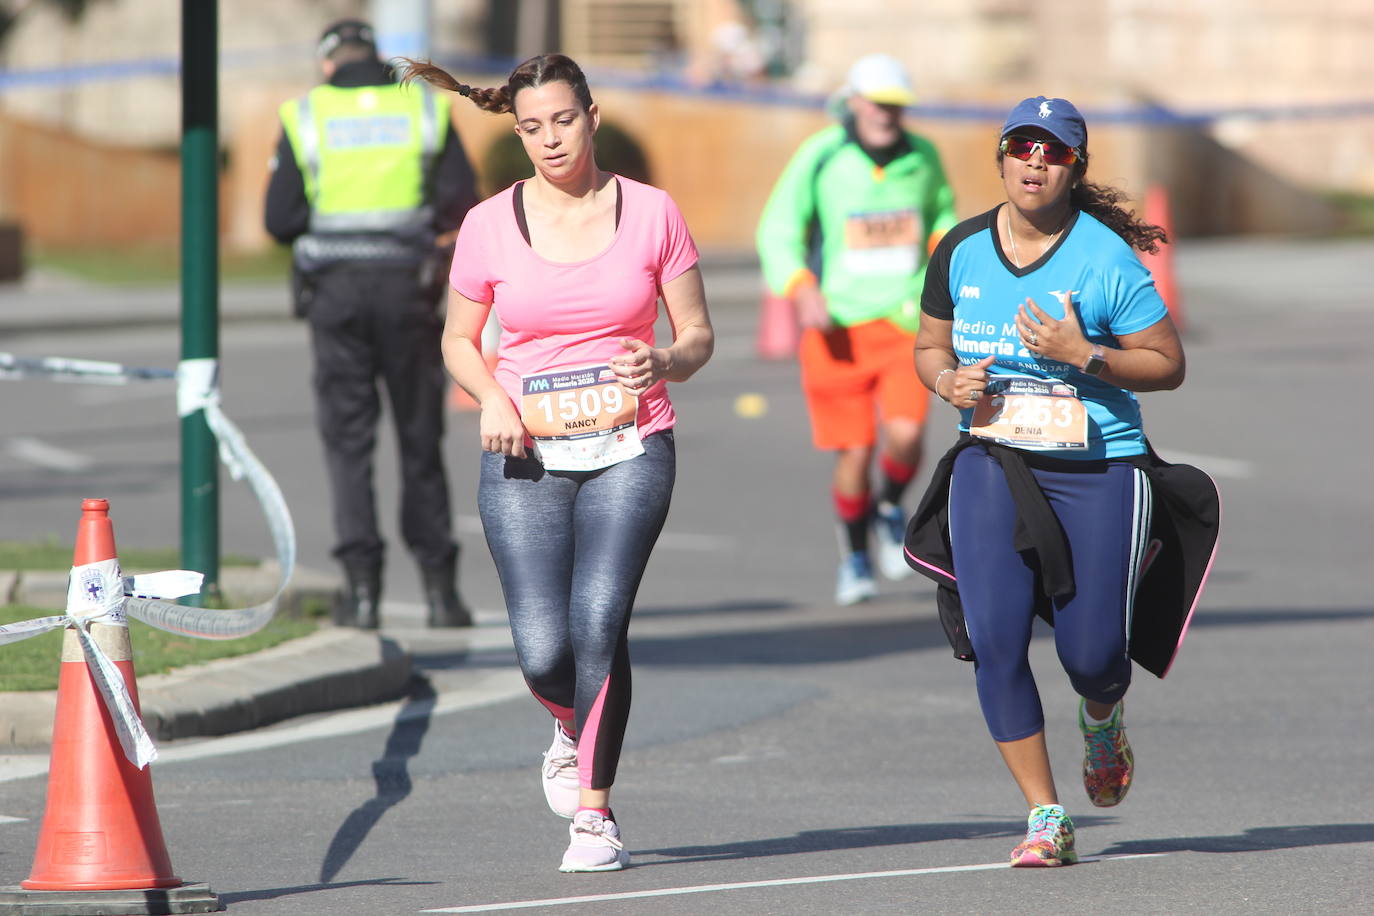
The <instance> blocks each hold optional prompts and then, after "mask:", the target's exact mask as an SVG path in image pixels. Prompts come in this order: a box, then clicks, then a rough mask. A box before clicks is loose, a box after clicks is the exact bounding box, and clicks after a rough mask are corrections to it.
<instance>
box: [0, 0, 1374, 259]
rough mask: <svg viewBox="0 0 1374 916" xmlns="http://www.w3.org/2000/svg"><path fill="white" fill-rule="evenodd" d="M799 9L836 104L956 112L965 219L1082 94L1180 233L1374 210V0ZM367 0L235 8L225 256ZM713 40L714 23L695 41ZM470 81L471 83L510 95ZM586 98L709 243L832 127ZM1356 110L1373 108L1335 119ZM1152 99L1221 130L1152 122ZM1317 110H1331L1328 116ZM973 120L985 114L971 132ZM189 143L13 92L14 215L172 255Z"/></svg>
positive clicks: (74, 90) (815, 118)
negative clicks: (1357, 206)
mask: <svg viewBox="0 0 1374 916" xmlns="http://www.w3.org/2000/svg"><path fill="white" fill-rule="evenodd" d="M680 2H682V3H683V4H687V8H688V9H689V10H690V9H696V7H692V6H691V4H690V2H689V0H680ZM795 3H796V6H797V8H798V9H799V10H801V11H802V13H803V18H804V23H805V29H806V34H807V40H806V47H807V53H808V57H807V61H806V64H805V66H803V67H801V68H800V69H799V70H798V72H797V73H796V74H795V76H794V77H793V78H792V80H791V88H795V89H799V90H804V91H811V92H827V91H829V90H831V89H833V88H835V87H836V86H837V85H839V83H840V82H841V81H842V80H843V77H844V73H845V71H846V70H847V68H848V66H849V63H850V62H851V61H852V60H853V59H854V58H855V57H857V56H859V55H860V54H863V53H867V52H869V51H874V50H881V51H887V52H889V53H892V54H895V55H897V56H898V57H899V58H901V59H902V60H904V61H905V62H906V63H907V64H908V66H909V67H910V68H911V70H912V72H913V75H914V77H915V80H916V83H917V87H918V91H919V93H920V95H921V96H922V99H923V102H924V103H926V104H927V105H929V106H937V107H938V106H944V107H946V108H947V109H951V110H952V112H951V111H945V112H940V111H937V110H935V109H934V107H932V108H930V109H918V112H917V114H918V116H917V117H916V118H915V119H914V120H913V122H912V126H913V127H915V128H916V129H918V130H920V131H922V132H924V133H926V134H928V135H929V136H930V137H931V138H932V139H933V140H934V141H935V142H936V144H937V145H938V146H939V148H940V150H941V152H942V155H943V156H944V159H945V162H946V167H947V171H948V172H949V174H950V177H951V180H952V181H953V183H954V186H955V190H956V193H957V196H958V206H959V211H960V212H961V214H964V215H971V214H972V213H975V212H978V211H979V210H981V209H984V208H985V207H987V206H990V205H991V204H992V203H994V202H996V200H998V199H999V189H998V184H997V180H996V175H995V171H994V167H993V160H992V144H993V142H994V140H995V134H996V130H997V127H998V125H999V123H1000V117H999V116H998V115H999V114H1000V112H1003V111H1005V110H1006V109H1007V108H1009V107H1010V105H1011V104H1012V103H1013V102H1014V101H1016V100H1017V99H1019V98H1021V97H1022V96H1024V95H1033V94H1039V93H1044V94H1047V95H1062V96H1066V97H1069V98H1072V99H1073V100H1074V101H1075V102H1077V103H1079V104H1080V106H1081V107H1082V108H1084V110H1085V111H1087V112H1088V114H1089V116H1090V121H1091V124H1090V133H1091V137H1092V142H1091V147H1092V153H1093V164H1092V172H1091V177H1092V178H1093V179H1094V180H1097V181H1101V182H1105V183H1109V184H1116V185H1118V186H1121V187H1123V188H1124V189H1126V190H1127V192H1128V193H1129V194H1130V195H1131V196H1132V197H1133V198H1136V199H1138V198H1140V197H1141V196H1142V195H1143V193H1144V191H1145V189H1146V188H1148V187H1149V186H1151V185H1154V184H1159V185H1162V186H1164V187H1165V188H1167V189H1168V190H1169V191H1170V193H1171V196H1172V199H1173V201H1174V215H1175V226H1176V229H1177V230H1178V232H1179V233H1180V234H1184V235H1188V234H1204V233H1207V234H1210V233H1233V232H1292V231H1322V230H1327V229H1331V228H1333V227H1334V225H1335V216H1334V212H1333V211H1332V209H1331V208H1330V207H1329V205H1327V204H1326V203H1325V201H1324V198H1323V192H1325V191H1327V190H1333V189H1341V190H1345V191H1352V192H1362V193H1374V169H1371V168H1370V167H1369V163H1370V158H1371V157H1370V156H1369V154H1368V153H1367V152H1366V151H1367V150H1368V149H1370V148H1374V90H1370V89H1369V88H1368V87H1370V86H1374V55H1370V54H1368V53H1366V52H1365V51H1364V49H1365V48H1366V47H1369V46H1374V14H1371V12H1370V6H1369V0H1319V2H1312V0H1208V2H1206V3H1204V2H1201V0H1094V2H1089V3H1083V2H1082V0H795ZM175 6H176V5H175V4H173V3H172V2H171V0H160V2H158V3H148V2H138V0H108V2H102V3H95V4H91V5H90V7H89V9H90V11H89V12H88V14H87V16H86V18H85V19H84V20H83V21H82V23H81V26H80V27H79V28H70V27H68V26H66V25H65V24H64V23H63V22H62V21H61V20H60V18H58V17H56V16H55V15H54V14H49V13H46V12H35V13H33V14H30V15H29V16H28V17H27V18H26V19H25V20H24V21H23V22H22V23H21V25H20V26H19V27H18V29H17V31H16V33H15V35H14V36H13V38H12V40H11V41H10V42H9V44H8V46H7V49H6V57H5V59H4V63H5V64H6V65H7V66H8V67H10V68H12V69H13V70H15V71H26V70H33V69H35V68H43V67H53V66H58V65H66V66H72V65H75V64H79V63H87V64H89V63H96V62H106V61H132V60H143V59H153V60H163V61H174V60H175V59H176V58H177V56H178V55H179V52H180V49H179V42H180V32H179V21H178V16H177V15H176V13H175ZM485 6H486V2H485V0H445V2H443V3H436V4H435V6H434V11H435V15H434V33H435V34H434V46H435V48H436V50H437V51H463V52H467V53H477V52H479V51H480V50H481V48H480V46H479V45H480V40H481V34H482V29H481V24H482V21H483V16H484V10H485ZM368 7H369V4H368V3H366V2H364V0H221V3H220V10H221V32H220V43H221V61H222V67H221V79H220V91H221V99H220V134H221V139H222V142H223V144H224V147H225V152H226V162H227V170H226V173H225V176H224V182H223V186H222V189H221V193H222V214H223V227H224V233H225V242H226V244H227V245H229V246H231V247H234V248H240V249H251V248H255V247H261V246H262V245H265V244H267V240H266V237H265V235H264V233H263V231H262V229H261V205H262V194H263V191H264V189H265V186H266V176H267V171H266V164H267V161H268V158H269V157H270V155H271V153H272V148H273V145H274V142H275V139H276V133H277V124H276V116H275V109H276V107H277V105H278V104H279V103H280V102H281V101H282V100H284V99H286V98H290V97H292V96H294V95H297V94H299V93H301V92H304V91H305V90H306V89H308V88H309V87H310V86H311V85H312V84H313V83H314V81H315V80H316V79H317V74H316V72H315V68H314V61H313V59H312V54H311V50H312V48H313V44H314V41H315V39H316V37H317V36H318V33H319V31H320V29H321V27H322V25H323V24H324V23H326V22H328V21H329V20H331V19H333V18H336V17H338V16H343V15H359V14H366V12H367V9H368ZM701 9H705V7H701ZM169 10H172V11H173V12H172V14H171V15H168V12H169ZM231 13H232V15H231ZM45 17H46V18H45ZM699 34H704V27H698V28H695V29H694V30H688V31H687V37H688V38H691V36H692V35H699ZM694 40H695V39H694ZM689 50H690V49H689ZM583 62H584V64H588V65H590V66H592V67H594V66H595V64H596V63H597V62H596V61H594V60H591V61H583ZM463 75H464V76H466V77H467V78H469V79H471V80H472V81H474V82H476V83H478V84H486V83H489V82H492V81H494V79H495V78H494V77H492V76H491V75H490V74H480V73H472V74H463ZM593 88H594V91H595V93H596V96H597V98H598V100H599V102H600V103H601V104H602V106H603V110H604V112H605V115H606V116H607V117H609V118H613V119H614V120H616V121H617V122H618V123H619V124H620V125H621V126H623V127H624V128H626V129H627V130H629V131H630V132H631V133H633V134H634V135H636V136H637V137H638V138H639V139H640V141H641V142H642V143H643V145H644V146H645V147H646V148H647V150H648V153H649V156H650V164H651V168H652V169H653V172H654V175H655V177H656V180H657V181H658V182H659V183H660V184H662V185H663V186H664V187H665V188H667V189H668V190H669V191H670V192H671V193H672V194H673V195H674V196H675V197H676V198H677V199H678V201H679V203H680V204H681V205H682V208H683V210H684V212H685V213H686V214H687V216H688V219H689V220H690V221H691V224H692V226H693V229H694V232H695V233H696V234H697V236H698V239H699V241H700V242H701V243H702V244H703V245H708V246H720V247H738V246H747V245H749V244H750V243H751V240H752V233H753V224H754V221H755V220H756V218H757V215H758V212H759V210H760V208H761V207H762V204H763V200H764V198H765V197H766V195H767V193H768V190H769V189H770V187H771V185H772V182H773V180H774V179H775V177H776V176H777V174H778V172H779V170H780V169H781V168H782V165H783V163H784V162H785V161H786V159H787V157H788V156H789V155H790V154H791V152H792V150H793V149H794V148H795V146H796V144H797V143H798V142H800V140H801V139H802V138H804V137H805V136H806V135H808V134H809V133H811V132H812V131H814V130H818V129H820V128H821V127H822V126H824V124H825V123H827V122H826V119H825V116H824V115H823V113H822V112H820V111H819V110H817V109H815V108H808V107H805V106H798V105H792V104H762V103H748V102H745V101H741V100H739V99H731V98H728V97H719V96H711V95H693V94H683V93H669V92H637V91H631V90H627V89H613V88H603V87H599V86H594V87H593ZM1362 99H1363V100H1365V102H1366V108H1365V109H1364V113H1363V114H1359V113H1355V112H1352V111H1351V110H1350V108H1349V107H1348V106H1347V107H1344V108H1343V107H1341V106H1343V105H1345V103H1351V102H1358V101H1361V100H1362ZM1142 103H1154V104H1157V105H1159V106H1162V107H1163V109H1165V110H1168V111H1174V112H1182V113H1184V114H1200V113H1202V114H1205V113H1209V112H1210V113H1220V114H1219V116H1218V117H1215V118H1211V119H1202V120H1199V121H1196V122H1191V123H1166V122H1161V123H1156V124H1143V123H1141V121H1140V118H1139V114H1140V112H1141V110H1142V109H1141V108H1140V106H1141V105H1142ZM1313 105H1325V106H1331V107H1330V108H1329V110H1328V111H1327V112H1326V114H1325V115H1321V113H1320V112H1317V111H1314V110H1313V109H1312V108H1311V107H1310V106H1313ZM1304 106H1308V107H1304ZM975 109H981V110H983V111H985V112H986V114H984V115H983V116H975V115H971V114H970V113H969V112H970V111H972V110H975ZM923 111H924V112H925V113H924V114H923ZM455 112H456V113H455V119H456V121H457V124H458V127H459V129H460V131H461V133H462V136H463V138H464V140H465V142H466V144H467V146H468V147H469V151H470V153H471V154H472V156H473V158H474V160H480V158H481V155H482V153H483V151H484V150H485V148H486V146H487V144H488V143H489V142H490V140H491V138H492V137H493V136H494V135H495V133H496V132H497V131H503V130H508V129H509V121H508V119H505V118H501V117H497V116H491V115H486V114H483V113H481V112H478V111H476V110H475V109H473V108H471V106H468V105H465V104H462V103H461V101H460V103H459V104H457V105H456V106H455ZM5 115H8V119H6V118H5V117H4V116H5ZM5 124H8V125H9V126H8V127H6V126H5ZM179 133H180V94H179V86H178V82H177V79H176V77H175V75H174V74H170V73H161V74H158V73H148V74H145V75H140V76H138V77H136V78H121V79H114V78H110V79H108V80H104V81H101V80H97V81H89V82H83V83H80V84H76V85H73V86H54V87H49V88H25V89H22V90H12V91H9V92H5V93H0V217H9V218H12V219H17V220H18V221H19V222H20V223H21V224H22V225H23V226H24V227H25V232H26V234H27V236H28V238H29V239H30V240H32V241H33V242H34V243H36V244H51V245H59V244H77V243H82V244H98V243H109V242H117V241H123V240H132V239H131V237H132V236H138V237H140V238H144V239H154V238H156V239H162V238H168V237H171V238H174V237H175V229H174V227H175V225H176V222H177V220H178V218H179V209H178V208H179V193H178V192H179V187H178V179H177V178H176V175H177V162H176V151H177V147H178V143H179ZM116 174H118V175H120V180H119V181H117V182H112V181H111V180H110V176H111V175H116ZM126 174H127V176H128V177H127V179H126V177H125V176H126ZM169 176H170V177H169ZM111 214H128V215H131V217H126V218H115V217H113V216H112V215H111Z"/></svg>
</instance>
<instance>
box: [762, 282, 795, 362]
mask: <svg viewBox="0 0 1374 916" xmlns="http://www.w3.org/2000/svg"><path fill="white" fill-rule="evenodd" d="M800 342H801V323H800V322H799V321H797V307H796V306H795V305H793V303H792V300H791V299H789V298H787V297H786V296H775V295H773V293H772V292H770V291H768V290H764V292H763V299H762V301H761V302H760V303H759V333H758V339H757V341H756V342H755V348H756V350H757V352H758V355H759V357H760V358H762V359H791V358H792V357H794V356H796V355H797V346H798V344H800Z"/></svg>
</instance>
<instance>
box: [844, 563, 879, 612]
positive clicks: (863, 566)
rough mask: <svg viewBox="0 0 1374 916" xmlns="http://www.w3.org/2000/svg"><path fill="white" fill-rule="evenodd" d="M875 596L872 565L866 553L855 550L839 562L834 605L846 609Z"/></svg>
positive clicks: (876, 587)
mask: <svg viewBox="0 0 1374 916" xmlns="http://www.w3.org/2000/svg"><path fill="white" fill-rule="evenodd" d="M877 594H878V583H876V582H874V581H873V564H872V562H871V561H870V560H869V559H868V554H867V553H865V552H864V551H862V550H857V551H855V552H853V553H851V554H849V555H847V556H846V557H845V558H844V559H843V560H841V561H840V572H839V575H838V576H837V578H836V579H835V603H836V604H838V605H840V606H841V607H846V606H848V605H851V604H858V603H859V602H860V601H867V600H868V599H870V598H873V597H876V596H877Z"/></svg>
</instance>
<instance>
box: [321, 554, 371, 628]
mask: <svg viewBox="0 0 1374 916" xmlns="http://www.w3.org/2000/svg"><path fill="white" fill-rule="evenodd" d="M344 577H345V579H346V581H345V582H344V587H343V591H341V592H340V593H339V595H338V597H337V598H336V599H335V601H334V613H333V619H334V623H336V624H338V625H339V626H341V627H362V628H363V629H364V630H375V629H377V627H378V626H380V625H381V613H380V604H381V600H382V571H381V570H380V569H353V568H345V569H344Z"/></svg>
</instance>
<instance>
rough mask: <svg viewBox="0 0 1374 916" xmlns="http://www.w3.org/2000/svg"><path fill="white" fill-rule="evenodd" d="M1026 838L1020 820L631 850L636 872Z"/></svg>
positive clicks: (807, 832)
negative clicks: (693, 864)
mask: <svg viewBox="0 0 1374 916" xmlns="http://www.w3.org/2000/svg"><path fill="white" fill-rule="evenodd" d="M1025 833H1026V822H1025V821H1015V822H1012V821H1000V822H992V823H984V824H978V823H971V822H968V821H964V822H957V823H943V824H888V825H884V826H881V827H842V828H839V829H835V830H803V831H802V832H801V833H797V834H793V835H792V836H785V837H770V838H768V839H763V840H740V841H738V842H734V843H720V844H717V845H714V846H671V847H665V848H662V849H636V850H635V852H634V854H635V856H636V861H635V867H636V868H640V867H646V866H653V865H680V864H683V863H686V862H719V861H725V860H730V859H756V858H763V857H766V856H790V855H796V854H798V853H807V852H834V851H838V850H843V849H869V848H872V847H875V846H906V845H909V844H913V843H938V842H941V841H944V840H987V839H998V838H1015V837H1021V836H1024V835H1025ZM646 855H654V856H663V857H664V859H665V861H661V862H644V860H643V859H642V858H639V857H641V856H646Z"/></svg>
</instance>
